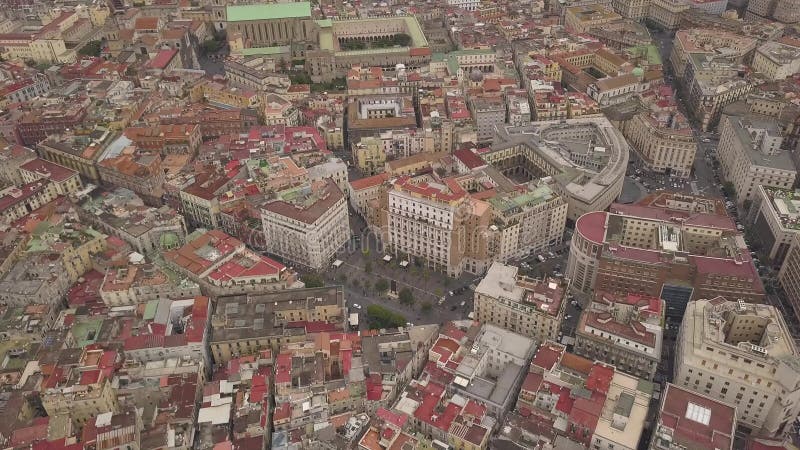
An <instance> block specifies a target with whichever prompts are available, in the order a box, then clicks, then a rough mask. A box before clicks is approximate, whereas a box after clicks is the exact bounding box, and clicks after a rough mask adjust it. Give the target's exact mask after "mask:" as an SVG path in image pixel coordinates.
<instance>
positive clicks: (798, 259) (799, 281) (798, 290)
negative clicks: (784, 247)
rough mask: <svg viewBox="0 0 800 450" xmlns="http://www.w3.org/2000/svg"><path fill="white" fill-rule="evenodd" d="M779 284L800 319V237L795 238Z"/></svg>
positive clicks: (781, 271) (782, 265)
mask: <svg viewBox="0 0 800 450" xmlns="http://www.w3.org/2000/svg"><path fill="white" fill-rule="evenodd" d="M778 283H779V284H780V286H781V288H783V291H784V292H785V293H786V299H787V300H788V301H789V305H790V306H791V308H792V311H791V312H792V313H794V315H795V317H800V237H798V236H795V237H794V239H792V243H791V245H790V246H789V251H788V252H787V254H786V258H785V259H784V261H783V264H781V268H780V271H779V272H778Z"/></svg>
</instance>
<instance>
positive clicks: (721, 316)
mask: <svg viewBox="0 0 800 450" xmlns="http://www.w3.org/2000/svg"><path fill="white" fill-rule="evenodd" d="M675 364H676V365H675V376H674V378H673V379H674V383H675V384H676V385H678V386H681V387H684V388H686V389H690V390H693V391H695V392H698V393H702V394H705V395H707V396H709V397H711V398H714V399H717V400H720V401H723V402H725V403H728V404H730V405H734V406H736V407H737V410H738V412H739V414H738V423H739V425H740V427H745V428H747V429H748V430H750V432H751V434H752V435H756V436H760V437H776V438H782V437H784V436H787V435H788V433H790V432H791V431H792V429H793V423H794V421H795V419H796V418H797V416H798V413H800V355H798V352H797V348H796V347H795V343H794V339H793V338H792V336H791V334H790V333H789V330H788V328H787V326H786V323H785V322H784V320H783V317H782V316H781V314H780V313H779V312H778V311H777V310H776V309H775V308H774V307H772V306H768V305H759V304H748V303H745V302H744V301H741V300H739V301H728V300H726V299H725V298H723V297H717V298H715V299H712V300H698V301H693V302H689V304H688V305H687V307H686V314H685V315H684V317H683V323H682V324H681V328H680V332H679V334H678V340H677V348H676V353H675Z"/></svg>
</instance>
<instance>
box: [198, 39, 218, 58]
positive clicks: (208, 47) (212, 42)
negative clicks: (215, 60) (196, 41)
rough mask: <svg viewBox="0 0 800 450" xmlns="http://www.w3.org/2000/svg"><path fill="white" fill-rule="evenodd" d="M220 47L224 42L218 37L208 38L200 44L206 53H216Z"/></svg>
mask: <svg viewBox="0 0 800 450" xmlns="http://www.w3.org/2000/svg"><path fill="white" fill-rule="evenodd" d="M220 47H222V43H221V42H220V41H218V40H216V39H206V40H205V41H203V43H202V44H200V50H202V52H203V53H204V54H206V55H208V54H210V53H215V52H216V51H217V50H219V49H220Z"/></svg>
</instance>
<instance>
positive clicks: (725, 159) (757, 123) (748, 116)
mask: <svg viewBox="0 0 800 450" xmlns="http://www.w3.org/2000/svg"><path fill="white" fill-rule="evenodd" d="M720 126H721V131H720V139H719V147H717V154H718V158H719V162H720V166H721V168H722V174H723V176H724V177H725V179H726V180H727V181H729V182H731V183H733V187H734V189H735V190H736V199H737V201H738V202H739V203H740V204H741V203H743V202H744V201H745V200H753V199H754V198H755V197H756V196H757V191H758V186H759V185H764V186H767V187H772V188H779V189H788V188H790V187H792V186H793V185H794V180H795V177H796V176H797V171H796V170H795V167H794V163H793V162H792V158H791V157H790V155H789V154H788V152H782V151H781V148H780V147H781V143H782V142H783V136H782V132H781V130H780V128H779V126H778V124H777V123H776V121H775V119H774V118H772V117H768V116H763V115H760V114H753V113H750V112H749V108H748V106H747V104H746V103H745V102H743V101H741V102H736V103H734V104H731V105H729V106H728V107H726V108H725V112H724V115H723V117H722V120H721V125H720Z"/></svg>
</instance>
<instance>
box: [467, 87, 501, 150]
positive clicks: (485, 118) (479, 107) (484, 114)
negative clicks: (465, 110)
mask: <svg viewBox="0 0 800 450" xmlns="http://www.w3.org/2000/svg"><path fill="white" fill-rule="evenodd" d="M469 106H470V111H472V120H473V121H474V122H475V124H476V125H477V128H478V130H477V131H478V142H479V143H481V142H483V143H486V142H491V140H492V138H493V137H494V132H495V127H497V126H502V125H503V124H505V122H506V108H505V105H504V104H503V101H502V99H500V98H491V97H488V98H487V97H477V98H473V99H471V100H470V102H469Z"/></svg>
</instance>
